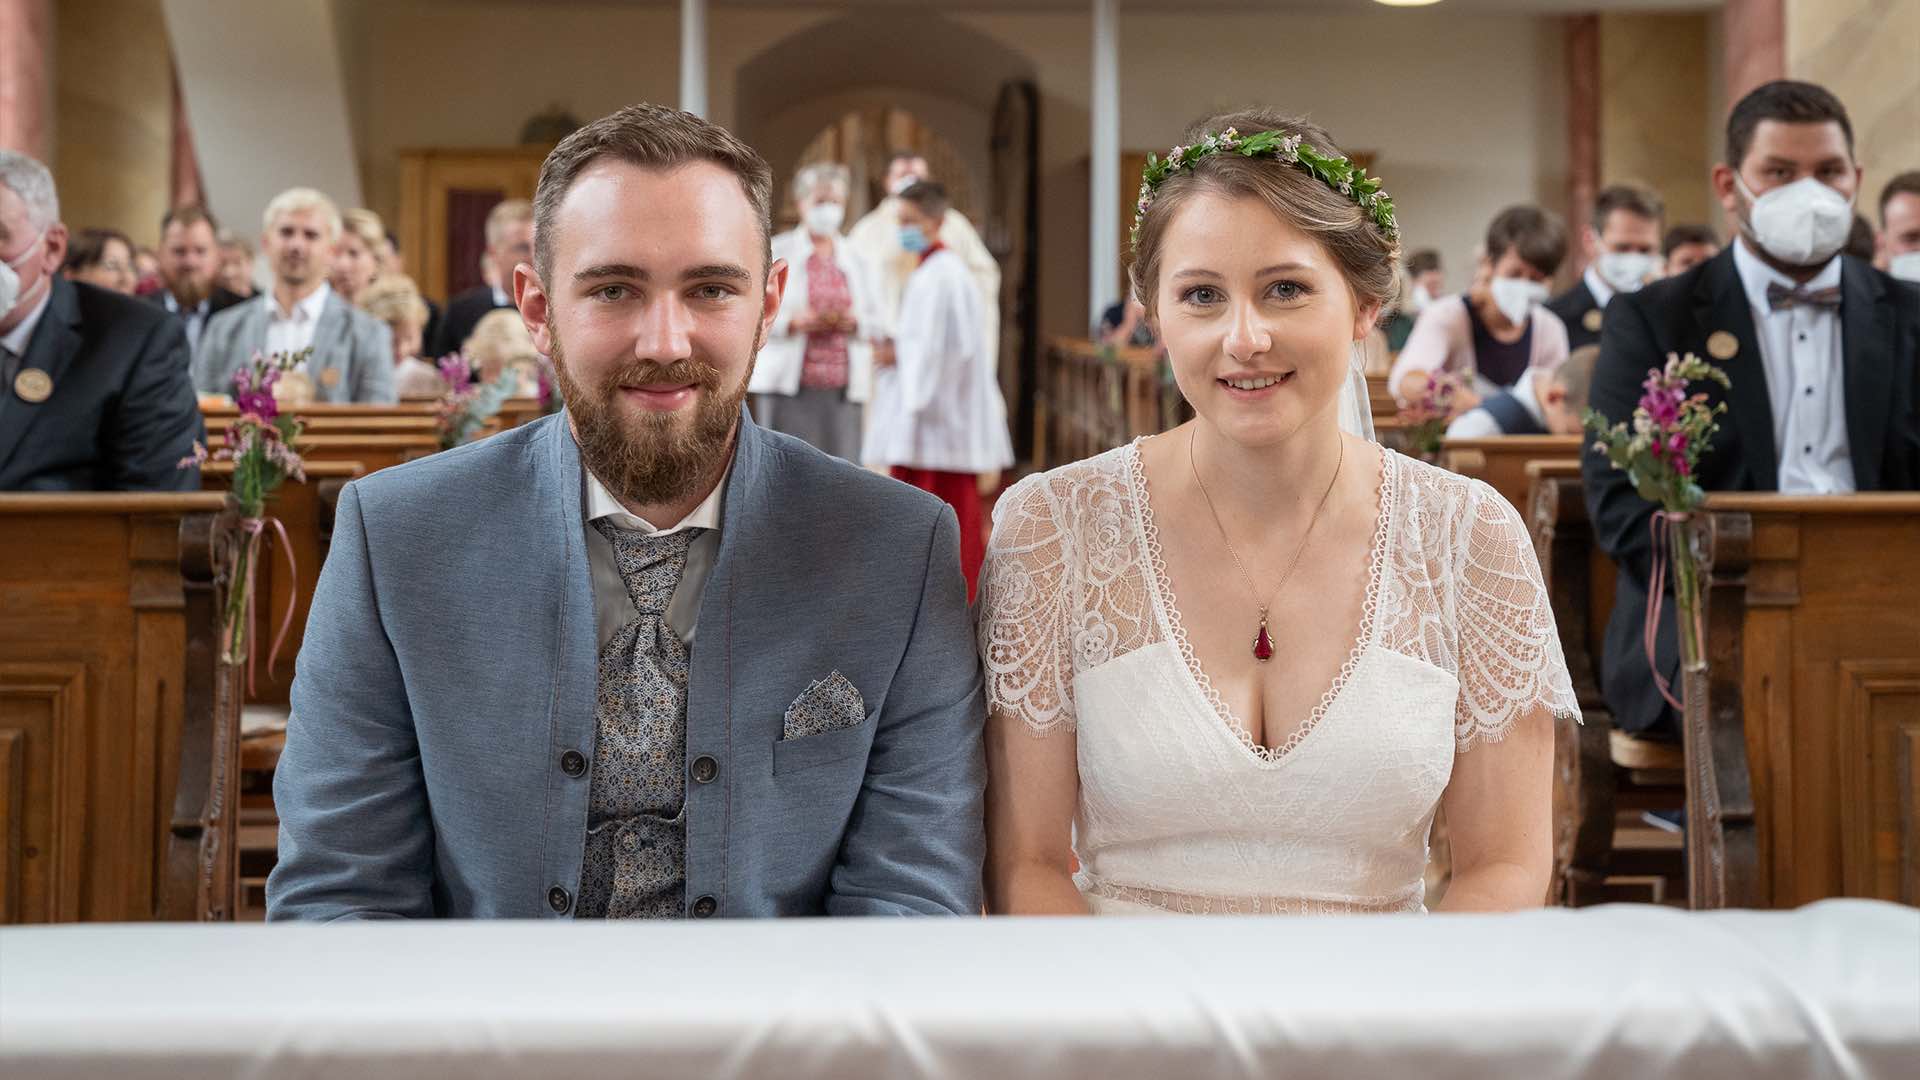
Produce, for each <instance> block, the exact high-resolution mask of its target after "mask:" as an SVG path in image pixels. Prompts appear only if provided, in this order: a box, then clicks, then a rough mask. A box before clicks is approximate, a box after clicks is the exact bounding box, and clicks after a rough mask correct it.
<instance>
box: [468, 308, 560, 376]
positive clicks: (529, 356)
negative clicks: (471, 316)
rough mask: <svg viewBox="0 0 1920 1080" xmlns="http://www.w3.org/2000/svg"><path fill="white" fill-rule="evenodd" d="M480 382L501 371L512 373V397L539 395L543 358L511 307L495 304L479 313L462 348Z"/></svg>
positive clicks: (522, 321)
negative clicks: (514, 387)
mask: <svg viewBox="0 0 1920 1080" xmlns="http://www.w3.org/2000/svg"><path fill="white" fill-rule="evenodd" d="M462 351H464V352H465V353H466V356H467V360H468V361H469V362H470V363H472V364H473V366H474V368H475V371H476V374H477V376H478V378H479V381H481V382H492V381H493V380H495V379H497V378H499V377H500V373H501V372H503V371H511V372H513V374H514V378H515V379H516V381H517V383H518V386H517V387H516V389H515V390H514V392H513V396H514V397H539V396H540V377H541V373H542V372H543V371H544V370H545V369H546V361H545V359H543V358H542V357H541V355H540V351H539V350H538V349H535V348H534V347H533V335H531V334H529V333H527V324H526V322H525V321H524V320H523V319H521V318H520V312H519V311H517V310H516V309H514V308H497V309H495V310H493V311H489V312H487V313H486V314H485V315H482V316H480V321H479V322H478V323H476V324H475V325H474V328H473V333H472V334H471V335H469V336H468V338H467V347H466V348H465V349H464V350H462Z"/></svg>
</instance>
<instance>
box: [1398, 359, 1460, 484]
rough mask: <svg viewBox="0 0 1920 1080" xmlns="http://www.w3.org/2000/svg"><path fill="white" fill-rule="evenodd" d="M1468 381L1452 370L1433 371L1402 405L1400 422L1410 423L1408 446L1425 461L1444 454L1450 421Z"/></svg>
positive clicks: (1432, 460) (1437, 458) (1407, 427)
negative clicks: (1442, 449)
mask: <svg viewBox="0 0 1920 1080" xmlns="http://www.w3.org/2000/svg"><path fill="white" fill-rule="evenodd" d="M1466 385H1467V384H1466V382H1465V381H1464V380H1462V379H1461V378H1460V376H1458V375H1455V374H1453V373H1452V372H1450V371H1436V372H1430V373H1428V375H1427V380H1426V383H1425V385H1422V386H1420V387H1419V388H1418V389H1417V390H1416V391H1415V392H1414V393H1413V394H1411V395H1410V396H1409V397H1408V398H1407V401H1406V403H1405V404H1403V405H1401V406H1400V411H1399V416H1400V422H1401V423H1402V424H1404V425H1406V431H1407V446H1408V447H1410V448H1411V449H1412V450H1413V452H1414V453H1415V454H1417V455H1419V457H1420V458H1421V460H1423V461H1427V462H1434V461H1437V460H1439V457H1440V440H1441V439H1443V438H1445V437H1446V434H1447V424H1448V423H1450V422H1451V421H1452V420H1453V415H1454V410H1455V409H1456V407H1458V406H1459V405H1460V403H1461V402H1460V397H1461V391H1462V390H1464V389H1466Z"/></svg>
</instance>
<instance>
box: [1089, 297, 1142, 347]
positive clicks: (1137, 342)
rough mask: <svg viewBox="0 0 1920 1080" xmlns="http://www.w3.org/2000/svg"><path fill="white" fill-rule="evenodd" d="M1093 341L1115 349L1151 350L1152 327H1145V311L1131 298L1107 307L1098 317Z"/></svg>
mask: <svg viewBox="0 0 1920 1080" xmlns="http://www.w3.org/2000/svg"><path fill="white" fill-rule="evenodd" d="M1094 340H1096V341H1098V342H1099V343H1100V344H1102V345H1111V346H1113V347H1114V348H1116V349H1151V348H1153V346H1154V339H1153V327H1151V326H1149V325H1147V309H1146V308H1145V307H1143V306H1141V304H1140V301H1138V300H1136V299H1134V298H1133V297H1132V296H1128V297H1127V298H1126V299H1124V300H1121V301H1119V302H1118V303H1115V304H1112V305H1109V306H1108V308H1107V310H1106V311H1104V312H1102V313H1101V315H1100V325H1099V326H1098V327H1096V328H1095V333H1094Z"/></svg>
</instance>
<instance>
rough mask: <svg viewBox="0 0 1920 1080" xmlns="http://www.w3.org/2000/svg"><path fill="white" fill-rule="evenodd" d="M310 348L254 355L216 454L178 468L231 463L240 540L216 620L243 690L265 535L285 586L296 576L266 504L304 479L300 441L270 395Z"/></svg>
mask: <svg viewBox="0 0 1920 1080" xmlns="http://www.w3.org/2000/svg"><path fill="white" fill-rule="evenodd" d="M312 353H313V350H312V349H303V350H301V351H300V352H297V353H275V354H273V355H272V356H263V355H261V354H259V353H255V354H254V357H253V361H252V362H251V363H249V364H247V365H246V366H244V367H242V368H241V369H240V370H238V371H236V372H234V373H233V403H234V406H235V407H236V408H237V409H238V410H239V415H238V416H236V417H234V419H233V422H232V423H231V424H228V425H227V430H226V434H225V435H224V436H223V437H222V445H221V446H220V448H219V449H217V450H214V451H212V452H209V451H208V450H207V447H206V446H205V445H203V444H201V443H199V442H197V441H196V442H195V443H194V444H193V454H192V456H190V457H188V458H185V459H184V460H182V461H181V462H180V467H181V468H183V469H184V468H190V467H191V468H197V467H199V466H201V465H204V464H206V463H207V462H208V461H228V462H232V463H233V480H232V484H231V486H230V488H229V489H228V492H227V501H228V504H229V505H231V506H232V507H233V508H234V510H235V512H237V513H238V514H239V515H240V527H241V531H242V532H243V533H244V534H245V540H244V542H243V543H241V544H240V545H239V546H238V547H236V548H234V549H233V551H232V552H231V553H230V554H229V559H230V562H229V564H228V566H227V575H226V577H227V603H226V610H225V612H224V616H223V618H222V622H221V629H222V632H221V656H222V658H223V659H224V660H226V662H228V663H230V664H240V663H245V664H246V665H247V684H248V688H249V690H251V689H252V685H253V640H252V626H253V598H254V568H255V567H256V566H257V565H258V560H259V557H260V542H261V538H262V536H263V535H265V534H266V533H267V532H268V530H272V532H273V533H274V534H275V535H277V536H278V537H279V539H280V549H281V550H282V551H284V552H285V553H286V556H287V569H288V571H289V577H288V580H289V581H292V580H293V579H294V576H295V575H297V574H298V572H299V571H298V568H297V566H296V565H295V564H294V558H293V545H292V544H290V543H289V542H288V541H287V530H286V527H285V526H283V525H281V524H280V520H279V519H278V518H274V517H269V516H267V500H268V499H270V498H271V497H272V496H273V492H274V490H275V489H276V488H278V487H279V486H280V485H281V483H283V482H284V481H285V480H286V479H287V478H288V477H292V478H293V479H294V480H296V481H304V480H305V479H306V470H305V467H304V465H303V463H302V462H301V460H300V453H299V451H297V450H295V449H294V448H293V444H294V442H295V441H296V440H298V439H299V438H300V430H301V423H300V421H299V419H298V418H296V417H293V416H287V415H283V414H282V413H281V412H280V403H279V400H278V398H277V397H276V396H275V390H276V388H277V387H278V385H279V383H280V380H281V378H282V377H283V376H284V375H286V373H288V372H290V371H293V370H295V369H296V368H297V367H299V365H301V364H304V363H306V362H307V360H308V359H309V358H310V357H311V356H312ZM293 608H294V597H293V596H292V595H291V593H290V594H289V596H288V600H287V611H286V615H285V617H284V618H282V620H281V623H280V630H279V632H278V634H277V635H276V636H275V638H274V643H273V649H272V651H271V653H270V654H269V655H268V657H267V669H268V670H269V671H271V670H272V669H273V666H274V664H275V663H277V662H278V660H279V655H280V646H281V645H282V644H283V643H284V642H285V641H286V637H287V631H288V629H289V628H290V627H291V626H292V624H293Z"/></svg>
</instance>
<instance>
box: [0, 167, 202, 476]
mask: <svg viewBox="0 0 1920 1080" xmlns="http://www.w3.org/2000/svg"><path fill="white" fill-rule="evenodd" d="M66 248H67V228H66V226H65V225H62V224H61V223H60V204H59V197H58V195H57V194H56V193H55V191H54V186H53V177H52V176H51V175H49V174H48V172H47V169H46V167H45V166H44V165H42V164H40V163H39V162H38V161H35V160H34V159H33V158H30V157H28V156H26V155H25V154H20V153H16V152H14V151H11V150H0V263H4V269H0V491H142V490H144V491H193V490H197V489H198V488H199V486H200V472H199V470H198V469H195V468H187V469H181V468H179V467H178V466H179V463H180V459H182V458H184V457H187V456H188V455H190V454H192V453H193V443H194V440H196V439H198V438H200V437H201V434H202V428H201V423H200V409H199V405H198V402H197V400H196V399H195V397H194V392H193V383H192V381H191V377H190V376H189V374H188V359H187V339H186V333H185V331H183V330H182V329H181V326H180V323H179V320H177V319H175V318H173V317H171V316H169V315H167V313H166V312H164V311H161V310H160V309H158V308H156V307H154V306H153V305H152V304H149V303H146V302H145V301H142V300H137V299H135V298H133V297H130V296H121V295H120V294H118V293H113V292H108V291H106V290H104V289H96V288H94V287H93V286H91V285H85V284H80V283H77V282H71V281H67V280H66V279H64V278H62V277H60V276H59V274H58V273H57V271H58V270H59V267H60V261H61V259H63V258H64V257H65V256H66Z"/></svg>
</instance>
